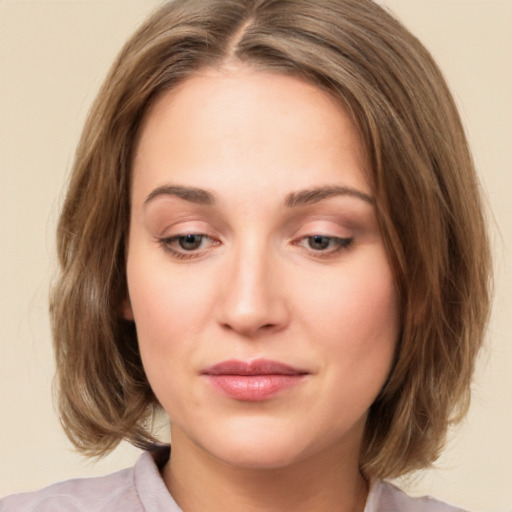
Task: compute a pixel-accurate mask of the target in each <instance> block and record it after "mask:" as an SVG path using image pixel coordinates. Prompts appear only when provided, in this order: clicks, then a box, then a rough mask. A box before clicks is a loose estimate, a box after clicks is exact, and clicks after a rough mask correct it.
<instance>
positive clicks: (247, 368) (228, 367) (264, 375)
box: [201, 359, 308, 402]
mask: <svg viewBox="0 0 512 512" xmlns="http://www.w3.org/2000/svg"><path fill="white" fill-rule="evenodd" d="M201 374H202V375H204V376H205V377H207V379H208V382H209V383H210V384H211V386H212V387H213V388H214V389H215V390H216V391H219V392H220V393H222V394H223V395H225V396H227V397H229V398H232V399H235V400H240V401H244V402H261V401H264V400H268V399H270V398H272V397H274V396H276V395H279V394H280V393H282V392H284V391H286V390H288V389H290V388H291V387H294V386H296V385H298V384H299V383H300V382H302V381H303V380H304V378H305V377H306V376H307V375H308V372H307V371H304V370H302V369H299V368H295V367H293V366H290V365H287V364H284V363H280V362H277V361H270V360H267V359H256V360H254V361H239V360H235V359H232V360H229V361H222V362H220V363H217V364H215V365H213V366H210V367H208V368H206V369H205V370H203V371H202V372H201Z"/></svg>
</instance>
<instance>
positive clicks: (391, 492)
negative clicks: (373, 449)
mask: <svg viewBox="0 0 512 512" xmlns="http://www.w3.org/2000/svg"><path fill="white" fill-rule="evenodd" d="M364 512H467V511H465V510H463V509H461V508H458V507H455V506H453V505H449V504H448V503H445V502H443V501H440V500H437V499H435V498H432V497H431V496H422V497H420V498H413V497H411V496H408V495H407V494H406V493H405V492H403V491H402V490H401V489H399V488H398V487H396V486H394V485H393V484H391V483H389V482H384V481H380V480H379V481H377V482H375V483H374V484H373V486H372V489H371V492H370V495H369V497H368V502H367V504H366V508H365V511H364Z"/></svg>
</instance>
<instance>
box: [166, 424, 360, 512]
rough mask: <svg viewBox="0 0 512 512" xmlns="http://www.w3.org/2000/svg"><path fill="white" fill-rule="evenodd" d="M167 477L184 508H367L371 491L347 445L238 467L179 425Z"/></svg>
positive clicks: (352, 511) (270, 511)
mask: <svg viewBox="0 0 512 512" xmlns="http://www.w3.org/2000/svg"><path fill="white" fill-rule="evenodd" d="M347 455H349V456H347ZM163 478H164V481H165V483H166V485H167V488H168V489H169V491H170V493H171V494H172V496H173V498H174V499H175V500H176V502H177V503H178V504H179V505H180V507H181V508H182V510H183V511H184V512H211V511H213V510H223V511H224V512H231V511H237V512H238V511H240V510H244V511H247V512H260V511H265V512H282V511H289V510H294V511H295V512H302V511H308V512H309V511H311V510H315V511H319V512H320V511H332V510H336V511H337V512H338V511H339V512H363V510H364V507H365V502H366V496H367V494H368V485H367V482H366V481H365V479H364V478H363V477H362V475H361V474H360V472H359V469H358V457H357V453H356V454H347V453H346V451H345V450H343V448H342V447H336V446H334V447H333V446H331V447H329V449H327V450H325V453H324V452H323V453H320V454H316V455H315V456H312V457H307V458H304V459H302V460H300V461H296V462H294V463H292V464H289V465H286V466H284V467H279V468H270V469H269V468H264V469H262V468H252V467H239V466H235V465H231V464H228V463H226V462H223V461H221V460H219V459H217V458H216V457H214V456H212V455H211V454H209V453H207V452H205V451H204V450H202V449H201V448H200V447H198V446H197V445H195V444H194V443H193V442H192V441H191V440H190V439H189V438H188V437H187V436H186V435H185V434H184V433H183V432H182V431H181V430H179V429H177V428H173V429H172V454H171V458H170V460H169V462H168V463H167V465H166V466H165V468H164V470H163Z"/></svg>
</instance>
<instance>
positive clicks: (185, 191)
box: [144, 185, 215, 206]
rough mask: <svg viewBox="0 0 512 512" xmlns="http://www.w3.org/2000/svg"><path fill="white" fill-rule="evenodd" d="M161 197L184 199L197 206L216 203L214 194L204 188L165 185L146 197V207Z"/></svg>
mask: <svg viewBox="0 0 512 512" xmlns="http://www.w3.org/2000/svg"><path fill="white" fill-rule="evenodd" d="M160 196H175V197H179V198H180V199H184V200H185V201H189V202H191V203H197V204H205V205H212V204H214V203H215V198H214V196H213V194H212V193H211V192H208V191H207V190H204V189H202V188H195V187H182V186H179V185H164V186H162V187H157V188H155V190H153V191H152V192H151V193H150V194H149V195H148V197H146V200H145V201H144V206H146V205H147V204H148V203H150V202H151V201H153V200H154V199H156V198H157V197H160Z"/></svg>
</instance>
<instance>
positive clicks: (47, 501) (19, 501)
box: [0, 468, 143, 512]
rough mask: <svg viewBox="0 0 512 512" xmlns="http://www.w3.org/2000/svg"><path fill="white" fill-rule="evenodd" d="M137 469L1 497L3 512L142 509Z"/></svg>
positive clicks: (0, 506)
mask: <svg viewBox="0 0 512 512" xmlns="http://www.w3.org/2000/svg"><path fill="white" fill-rule="evenodd" d="M142 510H143V509H142V507H141V505H140V500H139V498H138V495H137V491H136V488H135V485H134V469H133V468H130V469H124V470H122V471H118V472H117V473H112V474H110V475H107V476H103V477H95V478H80V479H74V480H67V481H65V482H59V483H57V484H53V485H50V486H49V487H46V488H44V489H41V490H39V491H35V492H26V493H20V494H13V495H12V496H8V497H6V498H3V499H1V500H0V512H61V511H62V512H64V511H66V512H82V511H83V512H85V511H95V512H96V511H98V512H100V511H101V512H103V511H105V512H107V511H111V512H115V511H123V512H139V511H142Z"/></svg>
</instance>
